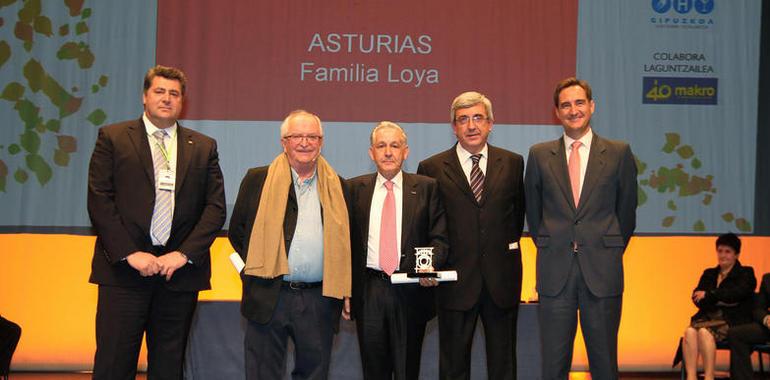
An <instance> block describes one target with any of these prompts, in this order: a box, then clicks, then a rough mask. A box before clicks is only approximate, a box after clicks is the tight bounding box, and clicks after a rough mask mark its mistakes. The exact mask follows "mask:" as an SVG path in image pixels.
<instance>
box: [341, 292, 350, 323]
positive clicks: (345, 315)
mask: <svg viewBox="0 0 770 380" xmlns="http://www.w3.org/2000/svg"><path fill="white" fill-rule="evenodd" d="M342 319H344V320H346V321H349V320H350V297H345V305H344V306H343V307H342Z"/></svg>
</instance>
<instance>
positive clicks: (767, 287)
mask: <svg viewBox="0 0 770 380" xmlns="http://www.w3.org/2000/svg"><path fill="white" fill-rule="evenodd" d="M768 314H770V273H765V274H764V275H763V276H762V283H761V284H760V285H759V293H758V294H756V295H755V302H754V310H753V312H752V319H753V320H754V321H755V322H757V323H759V324H760V325H762V326H764V325H765V324H764V320H765V317H766V316H767V315H768Z"/></svg>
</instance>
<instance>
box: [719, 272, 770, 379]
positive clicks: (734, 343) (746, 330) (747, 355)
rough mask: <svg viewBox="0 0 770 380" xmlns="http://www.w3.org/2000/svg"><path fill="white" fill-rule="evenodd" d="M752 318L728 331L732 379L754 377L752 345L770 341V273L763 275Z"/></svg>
mask: <svg viewBox="0 0 770 380" xmlns="http://www.w3.org/2000/svg"><path fill="white" fill-rule="evenodd" d="M752 319H753V322H752V323H747V324H742V325H738V326H732V327H730V330H728V332H727V341H728V343H729V344H730V378H731V379H738V380H751V379H753V378H754V369H753V368H752V365H751V346H753V345H755V344H767V343H768V342H770V273H765V274H764V275H763V276H762V283H761V284H760V287H759V294H756V295H755V299H754V309H753V311H752Z"/></svg>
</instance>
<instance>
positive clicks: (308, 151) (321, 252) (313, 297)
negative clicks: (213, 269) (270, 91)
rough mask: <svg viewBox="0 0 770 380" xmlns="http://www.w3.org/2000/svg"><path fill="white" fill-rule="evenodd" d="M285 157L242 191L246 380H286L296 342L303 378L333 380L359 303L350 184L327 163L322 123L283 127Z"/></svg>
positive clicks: (298, 116) (237, 235) (291, 118)
mask: <svg viewBox="0 0 770 380" xmlns="http://www.w3.org/2000/svg"><path fill="white" fill-rule="evenodd" d="M281 145H282V146H283V150H284V151H283V153H281V154H279V155H278V157H276V158H275V159H274V160H273V162H272V163H271V164H270V165H269V166H263V167H259V168H253V169H249V171H248V172H247V173H246V176H245V177H244V178H243V181H242V182H241V187H240V190H239V191H238V198H237V200H236V202H235V207H234V208H233V215H232V218H231V220H230V229H229V238H230V243H232V245H233V247H234V248H235V250H236V251H237V252H238V253H239V254H240V255H241V257H242V258H243V260H244V261H245V262H246V266H245V268H244V270H243V272H242V273H241V279H242V280H243V295H242V299H241V313H242V314H243V316H244V317H246V319H247V320H248V325H247V327H246V337H245V344H244V346H245V363H246V378H247V379H282V378H284V369H285V363H286V361H285V358H286V346H287V342H288V339H289V338H291V339H292V340H293V341H294V346H295V348H296V349H295V353H296V357H295V361H294V363H295V365H294V370H293V372H292V377H293V378H295V379H325V378H326V377H327V374H328V371H329V360H330V357H331V348H332V340H333V337H334V332H335V330H336V328H337V326H338V321H339V317H340V313H341V311H342V299H343V297H350V282H351V277H350V276H351V274H350V271H351V267H350V266H351V264H350V231H349V227H348V226H349V224H348V213H347V206H346V202H345V198H344V194H343V185H342V179H341V178H340V177H339V176H338V175H337V173H336V172H335V171H334V169H332V167H331V165H329V163H328V162H326V160H325V159H324V158H323V157H322V156H321V147H322V146H323V129H322V127H321V120H320V119H319V118H318V116H316V115H314V114H312V113H310V112H307V111H303V110H297V111H294V112H292V113H290V114H289V115H288V116H287V117H286V119H285V120H284V121H283V124H281Z"/></svg>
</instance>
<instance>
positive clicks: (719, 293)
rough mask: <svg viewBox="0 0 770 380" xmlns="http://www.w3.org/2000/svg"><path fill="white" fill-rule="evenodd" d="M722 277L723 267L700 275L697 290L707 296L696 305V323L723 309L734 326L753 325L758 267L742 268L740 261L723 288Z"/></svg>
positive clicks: (729, 322) (736, 263)
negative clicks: (718, 280) (752, 311)
mask: <svg viewBox="0 0 770 380" xmlns="http://www.w3.org/2000/svg"><path fill="white" fill-rule="evenodd" d="M718 276H719V266H716V267H714V268H708V269H706V270H704V271H703V274H702V275H701V276H700V280H699V281H698V286H697V287H696V288H695V291H697V290H703V291H705V292H706V296H705V297H704V298H703V299H702V300H700V302H698V303H696V304H695V306H697V307H698V312H697V313H695V315H693V316H692V320H697V319H700V318H703V317H706V315H707V314H708V313H710V312H713V311H716V310H717V309H721V310H722V313H723V315H724V317H725V320H726V321H727V324H728V325H730V326H735V325H739V324H742V323H748V322H751V307H752V304H753V302H752V301H753V299H754V298H753V296H754V288H756V286H757V278H756V277H754V268H752V267H747V266H746V267H745V266H742V265H741V263H740V261H736V262H735V266H733V269H732V270H730V273H728V274H727V277H725V279H724V280H722V282H721V283H720V284H719V286H717V277H718ZM765 311H766V310H765Z"/></svg>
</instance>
